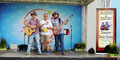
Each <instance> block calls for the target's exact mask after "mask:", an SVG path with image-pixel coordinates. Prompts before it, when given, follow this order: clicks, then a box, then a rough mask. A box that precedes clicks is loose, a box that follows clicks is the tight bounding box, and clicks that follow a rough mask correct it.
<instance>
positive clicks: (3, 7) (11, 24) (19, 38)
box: [0, 3, 81, 49]
mask: <svg viewBox="0 0 120 60" xmlns="http://www.w3.org/2000/svg"><path fill="white" fill-rule="evenodd" d="M37 8H41V9H46V10H47V11H36V12H37V13H38V17H37V18H38V19H40V20H41V19H42V18H43V14H44V13H46V12H48V11H51V12H54V11H57V12H58V13H59V14H60V17H61V18H62V19H63V20H66V19H67V18H68V17H69V16H70V15H71V14H74V16H73V17H72V18H71V19H70V21H69V23H68V25H66V26H64V28H68V29H71V28H70V26H71V25H72V28H73V31H72V34H73V35H72V40H73V41H72V47H74V44H75V43H78V42H81V6H73V5H54V4H30V3H27V4H24V3H0V38H1V37H3V38H5V39H6V40H7V43H8V47H9V46H10V44H11V43H17V44H18V45H20V44H23V43H24V31H23V30H22V27H23V26H24V24H23V22H24V17H25V15H26V14H27V13H28V12H29V11H31V10H33V9H37ZM30 17H31V16H30V15H28V17H27V18H28V19H30ZM50 17H51V14H49V19H50ZM22 31H23V32H22ZM70 34H71V33H70ZM70 38H71V35H67V36H65V39H64V44H65V49H70V48H71V39H70ZM25 40H26V42H27V36H26V37H25ZM26 44H27V43H26ZM51 46H54V43H53V44H51Z"/></svg>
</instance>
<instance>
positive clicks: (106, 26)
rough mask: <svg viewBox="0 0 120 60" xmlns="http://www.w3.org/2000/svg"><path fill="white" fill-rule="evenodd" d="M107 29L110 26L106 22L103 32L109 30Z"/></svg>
mask: <svg viewBox="0 0 120 60" xmlns="http://www.w3.org/2000/svg"><path fill="white" fill-rule="evenodd" d="M109 27H110V25H109V24H108V22H107V21H106V24H105V30H109Z"/></svg>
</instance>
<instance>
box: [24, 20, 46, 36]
mask: <svg viewBox="0 0 120 60" xmlns="http://www.w3.org/2000/svg"><path fill="white" fill-rule="evenodd" d="M27 21H28V19H26V20H25V21H24V25H25V28H24V31H25V34H26V35H27V36H30V35H32V34H33V33H34V32H35V31H36V28H40V27H42V26H43V25H45V24H48V22H46V23H45V24H43V25H42V26H41V25H40V26H36V25H33V28H31V27H30V26H27V25H26V24H25V23H26V22H27Z"/></svg>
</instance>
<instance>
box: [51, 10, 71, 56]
mask: <svg viewBox="0 0 120 60" xmlns="http://www.w3.org/2000/svg"><path fill="white" fill-rule="evenodd" d="M52 16H53V17H54V19H53V20H52V25H53V27H54V29H57V28H56V26H57V25H58V24H60V25H61V24H64V25H66V24H67V23H68V21H69V19H70V18H68V19H67V21H66V22H63V20H62V19H61V18H59V14H58V13H57V12H54V13H53V14H52ZM59 42H60V47H61V52H62V55H66V53H65V51H64V29H63V25H62V26H61V30H60V31H59V33H58V35H55V47H56V55H58V54H59Z"/></svg>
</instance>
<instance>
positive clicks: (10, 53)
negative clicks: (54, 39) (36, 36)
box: [0, 50, 117, 60]
mask: <svg viewBox="0 0 120 60" xmlns="http://www.w3.org/2000/svg"><path fill="white" fill-rule="evenodd" d="M31 52H32V53H31V55H30V56H26V55H25V51H19V52H18V51H16V50H7V51H2V52H0V60H2V59H5V60H8V59H10V60H16V59H22V60H24V59H25V60H26V59H27V60H29V59H30V60H38V59H49V60H56V59H57V60H61V59H62V60H64V59H68V60H72V59H75V60H78V59H80V60H106V59H107V60H117V58H108V57H106V55H100V54H88V53H87V52H74V51H66V53H67V55H65V56H63V55H55V53H54V52H51V53H50V55H45V54H43V55H38V54H37V52H36V51H31Z"/></svg>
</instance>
